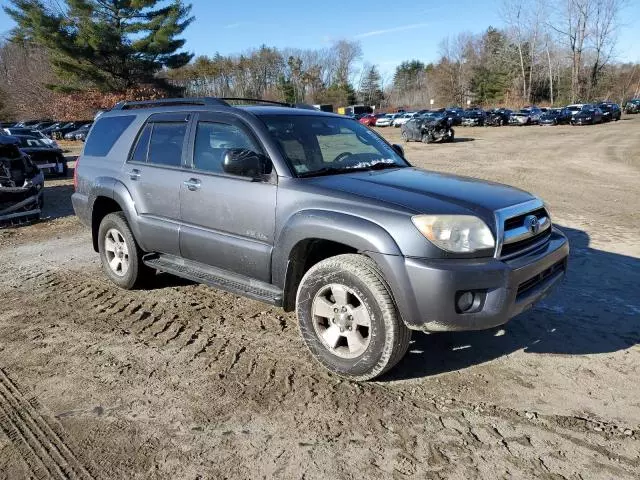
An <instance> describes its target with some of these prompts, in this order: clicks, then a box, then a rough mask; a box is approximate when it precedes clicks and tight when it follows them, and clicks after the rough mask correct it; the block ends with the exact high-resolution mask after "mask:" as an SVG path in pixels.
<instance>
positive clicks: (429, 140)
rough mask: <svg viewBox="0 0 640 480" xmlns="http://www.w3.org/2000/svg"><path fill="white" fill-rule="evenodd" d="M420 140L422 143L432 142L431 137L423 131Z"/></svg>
mask: <svg viewBox="0 0 640 480" xmlns="http://www.w3.org/2000/svg"><path fill="white" fill-rule="evenodd" d="M421 140H422V143H433V138H432V137H431V135H430V134H428V133H423V134H422V139H421Z"/></svg>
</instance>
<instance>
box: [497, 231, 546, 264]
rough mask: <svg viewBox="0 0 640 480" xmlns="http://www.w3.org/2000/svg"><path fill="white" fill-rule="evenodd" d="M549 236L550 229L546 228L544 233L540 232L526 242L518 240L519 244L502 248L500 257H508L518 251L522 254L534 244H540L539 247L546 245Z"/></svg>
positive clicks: (510, 244) (511, 244)
mask: <svg viewBox="0 0 640 480" xmlns="http://www.w3.org/2000/svg"><path fill="white" fill-rule="evenodd" d="M550 236H551V229H550V228H547V229H546V230H545V231H544V232H540V233H538V234H537V235H534V236H533V237H529V238H527V239H526V240H520V241H519V242H514V243H509V244H506V245H503V246H502V254H501V256H502V257H510V256H512V255H514V254H516V253H518V252H520V251H522V252H524V251H526V250H528V249H530V248H532V247H533V246H535V245H536V244H538V243H540V246H542V245H544V244H546V241H548V240H549V237H550Z"/></svg>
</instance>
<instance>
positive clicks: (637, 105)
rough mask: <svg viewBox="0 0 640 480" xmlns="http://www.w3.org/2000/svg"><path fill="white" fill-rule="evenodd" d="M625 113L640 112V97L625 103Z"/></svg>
mask: <svg viewBox="0 0 640 480" xmlns="http://www.w3.org/2000/svg"><path fill="white" fill-rule="evenodd" d="M624 113H640V98H634V99H632V100H629V101H628V102H627V103H626V104H625V105H624Z"/></svg>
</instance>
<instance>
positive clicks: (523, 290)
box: [516, 260, 565, 302]
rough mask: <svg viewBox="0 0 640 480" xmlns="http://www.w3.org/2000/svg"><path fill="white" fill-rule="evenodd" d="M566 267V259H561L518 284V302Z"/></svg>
mask: <svg viewBox="0 0 640 480" xmlns="http://www.w3.org/2000/svg"><path fill="white" fill-rule="evenodd" d="M564 269H565V260H560V261H559V262H558V263H555V264H553V265H552V266H551V267H549V268H547V269H546V270H544V271H542V272H540V273H539V274H537V275H536V276H534V277H532V278H530V279H529V280H527V281H526V282H522V283H521V284H520V285H519V286H518V293H517V294H516V302H517V301H518V300H520V299H522V297H524V296H526V294H527V293H528V292H530V291H531V290H532V289H534V288H535V287H537V286H538V285H540V284H541V283H542V282H544V281H545V280H546V279H548V278H550V277H552V276H553V275H555V274H556V273H558V272H561V271H564Z"/></svg>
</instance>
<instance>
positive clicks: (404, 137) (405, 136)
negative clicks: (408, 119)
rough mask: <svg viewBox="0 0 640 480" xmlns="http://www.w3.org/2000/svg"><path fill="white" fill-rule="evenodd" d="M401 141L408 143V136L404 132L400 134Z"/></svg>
mask: <svg viewBox="0 0 640 480" xmlns="http://www.w3.org/2000/svg"><path fill="white" fill-rule="evenodd" d="M401 135H402V139H403V140H404V143H409V134H408V133H407V132H406V131H405V132H402V134H401Z"/></svg>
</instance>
